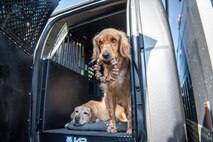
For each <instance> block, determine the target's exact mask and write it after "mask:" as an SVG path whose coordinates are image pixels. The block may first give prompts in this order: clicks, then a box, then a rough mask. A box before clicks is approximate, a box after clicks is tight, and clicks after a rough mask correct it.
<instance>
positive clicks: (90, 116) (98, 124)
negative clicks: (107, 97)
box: [65, 100, 127, 131]
mask: <svg viewBox="0 0 213 142" xmlns="http://www.w3.org/2000/svg"><path fill="white" fill-rule="evenodd" d="M115 115H116V121H118V122H127V118H126V115H125V112H124V109H123V107H121V106H120V105H117V107H116V111H115ZM70 117H71V122H70V123H67V124H66V125H65V127H66V128H68V129H76V130H79V129H83V130H104V131H105V130H106V128H107V121H108V120H109V114H108V111H107V109H106V106H105V103H104V101H94V100H91V101H89V102H87V103H85V104H83V105H80V106H77V107H75V109H74V111H73V112H72V113H71V115H70ZM117 125H118V129H120V130H121V131H122V130H123V131H125V129H126V128H127V123H123V124H122V123H118V124H117ZM79 126H81V127H79ZM124 127H125V128H124Z"/></svg>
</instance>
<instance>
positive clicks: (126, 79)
mask: <svg viewBox="0 0 213 142" xmlns="http://www.w3.org/2000/svg"><path fill="white" fill-rule="evenodd" d="M118 66H119V74H118V75H117V76H116V79H115V81H113V82H107V83H102V85H101V88H102V89H103V91H104V93H106V94H107V93H108V92H107V91H112V92H113V96H114V97H116V98H117V99H116V100H117V101H119V102H117V103H122V102H123V101H124V100H126V99H127V98H128V96H130V88H129V86H130V75H129V62H127V61H126V62H122V63H121V62H120V63H119V64H118ZM111 70H112V67H110V66H105V68H104V75H105V76H107V75H108V74H109V73H110V72H111ZM123 99H124V100H123Z"/></svg>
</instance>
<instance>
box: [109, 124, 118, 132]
mask: <svg viewBox="0 0 213 142" xmlns="http://www.w3.org/2000/svg"><path fill="white" fill-rule="evenodd" d="M107 132H108V133H116V132H117V128H116V127H115V126H108V128H107Z"/></svg>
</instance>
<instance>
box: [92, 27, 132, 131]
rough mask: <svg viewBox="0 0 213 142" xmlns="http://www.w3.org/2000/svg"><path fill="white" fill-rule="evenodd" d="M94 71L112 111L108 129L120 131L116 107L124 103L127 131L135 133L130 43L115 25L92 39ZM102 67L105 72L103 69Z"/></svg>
mask: <svg viewBox="0 0 213 142" xmlns="http://www.w3.org/2000/svg"><path fill="white" fill-rule="evenodd" d="M95 61H96V64H95V72H96V73H95V75H96V78H97V79H98V80H100V81H101V82H102V83H101V88H102V90H103V92H104V95H105V104H106V108H107V110H108V113H109V126H108V128H107V131H108V132H109V133H115V132H117V128H116V118H115V109H116V104H119V105H121V106H122V107H123V108H124V110H125V114H126V116H127V122H128V128H127V131H126V133H128V134H131V133H132V115H131V96H130V71H129V61H130V45H129V42H128V39H127V37H126V34H125V33H124V32H122V31H119V30H116V29H114V28H108V29H104V30H102V31H101V32H100V33H99V34H98V35H96V36H95V37H94V39H93V55H92V62H95ZM102 68H103V74H102V73H101V70H102Z"/></svg>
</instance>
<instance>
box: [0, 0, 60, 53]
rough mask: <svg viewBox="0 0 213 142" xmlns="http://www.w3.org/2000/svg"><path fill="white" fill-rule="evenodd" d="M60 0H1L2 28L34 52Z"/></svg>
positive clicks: (0, 25)
mask: <svg viewBox="0 0 213 142" xmlns="http://www.w3.org/2000/svg"><path fill="white" fill-rule="evenodd" d="M57 5H58V0H39V1H35V0H24V1H23V0H15V1H14V0H13V1H9V0H1V1H0V28H1V30H3V31H4V32H5V33H7V35H8V36H10V37H12V38H13V39H14V41H15V42H18V43H19V45H21V47H22V48H23V49H24V50H25V51H26V52H27V53H30V54H32V53H33V50H34V48H35V46H36V43H37V41H38V39H39V36H40V34H41V32H42V30H43V28H44V27H45V24H46V22H47V20H48V18H49V16H50V15H51V13H52V12H53V10H54V9H55V7H56V6H57Z"/></svg>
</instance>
